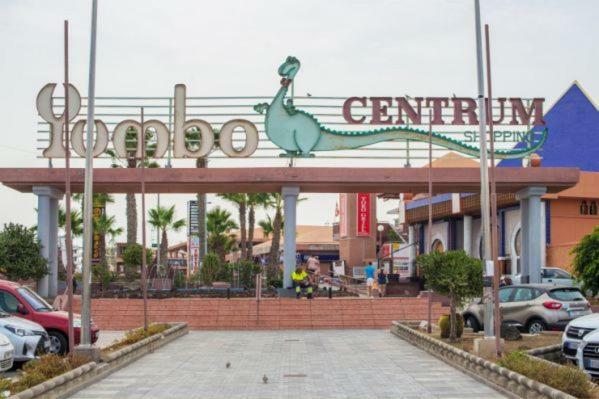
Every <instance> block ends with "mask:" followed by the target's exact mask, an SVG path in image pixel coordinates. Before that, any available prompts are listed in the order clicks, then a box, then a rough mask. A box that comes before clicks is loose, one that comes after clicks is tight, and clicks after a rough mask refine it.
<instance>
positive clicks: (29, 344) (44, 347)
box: [0, 311, 50, 362]
mask: <svg viewBox="0 0 599 399" xmlns="http://www.w3.org/2000/svg"><path fill="white" fill-rule="evenodd" d="M0 333H1V334H3V335H5V336H6V337H8V339H9V340H10V342H11V344H12V346H13V348H14V360H15V361H17V362H27V361H29V360H32V359H35V357H36V356H37V355H38V354H42V353H45V352H47V351H48V349H49V348H50V337H49V336H48V333H47V332H46V330H44V327H42V326H41V325H39V324H38V323H35V322H33V321H29V320H24V319H22V318H20V317H14V316H11V315H10V314H8V313H6V312H2V311H0Z"/></svg>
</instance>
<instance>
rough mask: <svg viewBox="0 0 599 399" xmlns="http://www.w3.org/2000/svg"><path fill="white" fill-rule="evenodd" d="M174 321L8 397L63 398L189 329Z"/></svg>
mask: <svg viewBox="0 0 599 399" xmlns="http://www.w3.org/2000/svg"><path fill="white" fill-rule="evenodd" d="M173 324H174V325H173V326H172V327H170V328H168V329H167V330H165V331H163V332H162V333H161V334H156V335H152V336H151V337H148V338H144V339H142V340H141V341H139V342H136V343H134V344H132V345H129V346H126V347H124V348H121V349H119V350H117V351H115V352H112V353H110V354H108V355H106V356H105V357H104V358H103V359H102V361H100V362H89V363H86V364H84V365H82V366H79V367H77V368H76V369H73V370H71V371H69V372H67V373H64V374H61V375H58V376H56V377H54V378H51V379H49V380H47V381H44V382H43V383H41V384H38V385H36V386H34V387H31V388H29V389H26V390H24V391H22V392H19V393H17V394H15V395H11V396H10V398H15V399H31V398H44V399H45V398H48V399H51V398H52V399H54V398H66V397H68V396H70V395H72V394H73V393H75V392H77V391H79V390H81V389H83V388H85V387H87V386H88V385H90V384H93V383H94V382H96V381H98V380H101V379H103V378H105V377H107V376H108V375H109V374H112V373H114V372H115V371H117V370H119V369H121V368H123V367H124V366H126V365H128V364H130V363H132V362H134V361H135V360H137V359H139V358H140V357H142V356H144V355H146V354H148V353H151V352H153V351H154V350H156V349H158V348H160V347H162V346H164V345H166V344H168V343H169V342H171V341H173V340H175V339H176V338H179V337H180V336H182V335H185V334H187V333H188V328H187V323H173Z"/></svg>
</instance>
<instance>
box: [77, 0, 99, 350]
mask: <svg viewBox="0 0 599 399" xmlns="http://www.w3.org/2000/svg"><path fill="white" fill-rule="evenodd" d="M97 20H98V0H92V21H91V39H90V51H89V80H88V94H87V136H86V148H85V183H84V191H83V282H82V305H81V344H80V345H79V348H80V349H79V350H80V352H81V354H82V355H84V356H86V357H90V358H94V357H95V354H94V351H93V348H92V344H91V292H90V288H91V277H92V276H91V256H92V210H93V203H92V198H93V178H94V177H93V168H94V158H93V147H94V146H93V138H94V137H93V136H94V102H95V95H96V31H97Z"/></svg>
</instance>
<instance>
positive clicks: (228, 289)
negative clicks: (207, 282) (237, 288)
mask: <svg viewBox="0 0 599 399" xmlns="http://www.w3.org/2000/svg"><path fill="white" fill-rule="evenodd" d="M227 299H231V288H227Z"/></svg>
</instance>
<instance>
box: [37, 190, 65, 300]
mask: <svg viewBox="0 0 599 399" xmlns="http://www.w3.org/2000/svg"><path fill="white" fill-rule="evenodd" d="M33 193H34V194H35V195H37V236H38V238H39V240H40V243H41V245H42V254H41V255H42V256H43V257H44V258H45V259H46V260H47V261H48V275H46V276H44V277H43V278H41V279H40V280H39V281H38V293H39V294H40V295H41V296H44V297H51V298H53V297H55V296H56V294H57V292H56V291H57V285H58V260H57V256H58V200H60V199H62V196H63V193H62V191H60V190H57V189H56V188H54V187H49V186H34V187H33Z"/></svg>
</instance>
